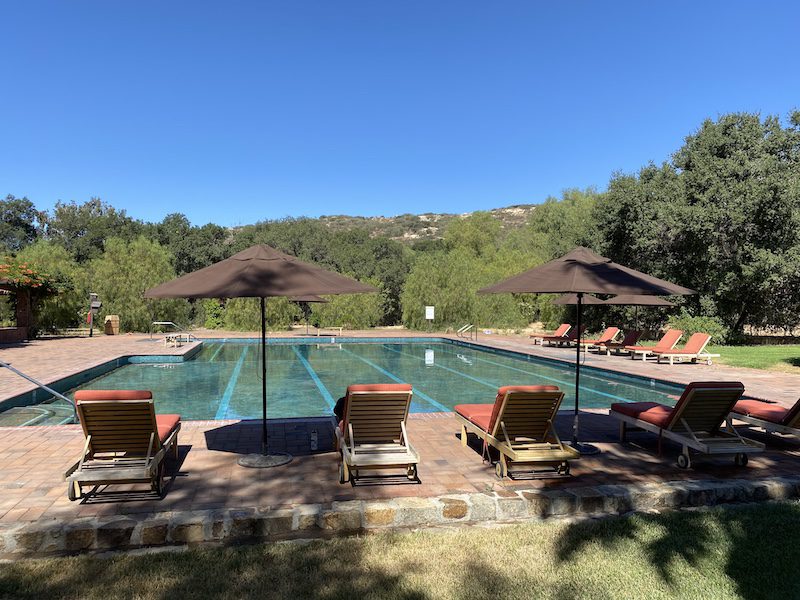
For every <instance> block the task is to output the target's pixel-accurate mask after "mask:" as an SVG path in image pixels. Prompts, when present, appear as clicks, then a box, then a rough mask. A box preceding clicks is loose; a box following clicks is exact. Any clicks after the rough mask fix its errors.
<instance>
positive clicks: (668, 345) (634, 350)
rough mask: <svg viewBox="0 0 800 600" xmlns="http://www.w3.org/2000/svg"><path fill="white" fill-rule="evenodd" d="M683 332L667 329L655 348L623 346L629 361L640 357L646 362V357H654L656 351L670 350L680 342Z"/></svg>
mask: <svg viewBox="0 0 800 600" xmlns="http://www.w3.org/2000/svg"><path fill="white" fill-rule="evenodd" d="M682 335H683V331H681V330H680V329H668V330H667V332H666V333H665V334H664V335H663V336H661V339H660V340H658V343H656V345H655V346H625V348H624V349H625V350H626V351H627V352H629V353H630V355H631V360H633V359H634V358H636V356H637V355H641V357H642V360H647V357H648V356H655V354H654V352H655V351H656V350H671V349H672V348H674V347H675V345H676V344H677V343H678V342H679V341H680V339H681V336H682Z"/></svg>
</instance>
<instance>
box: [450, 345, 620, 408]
mask: <svg viewBox="0 0 800 600" xmlns="http://www.w3.org/2000/svg"><path fill="white" fill-rule="evenodd" d="M472 358H473V359H474V360H479V361H481V362H485V363H489V364H490V365H495V366H496V367H502V368H504V369H510V370H511V371H519V372H520V373H525V374H526V375H530V376H531V377H537V378H540V379H546V380H547V381H554V382H555V383H560V384H563V385H566V386H567V387H569V386H574V385H575V382H574V381H564V380H562V379H556V378H554V377H548V376H547V375H540V374H538V373H536V374H533V373H530V372H528V371H525V370H524V369H518V368H517V367H512V366H509V365H504V364H503V363H499V362H495V361H493V360H489V359H488V358H481V357H480V356H473V357H472ZM444 368H447V367H444ZM580 389H581V391H583V392H591V393H593V394H598V395H600V396H606V397H608V398H611V399H613V400H620V401H621V402H630V400H629V399H627V398H622V397H621V396H616V395H614V394H609V393H608V392H601V391H600V390H596V389H594V388H589V387H585V386H580Z"/></svg>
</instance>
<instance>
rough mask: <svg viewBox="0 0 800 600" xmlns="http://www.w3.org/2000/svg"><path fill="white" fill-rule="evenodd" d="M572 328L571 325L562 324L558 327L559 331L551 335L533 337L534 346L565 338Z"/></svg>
mask: <svg viewBox="0 0 800 600" xmlns="http://www.w3.org/2000/svg"><path fill="white" fill-rule="evenodd" d="M571 327H572V325H570V324H569V323H562V324H561V325H559V326H558V329H556V330H555V331H554V332H553V333H551V334H549V335H532V336H531V337H532V338H533V345H534V346H535V345H536V344H537V343H538V344H544V342H545V341H548V342H549V341H550V340H558V339H560V338H563V337H564V336H565V335H567V332H568V331H569V330H570V328H571Z"/></svg>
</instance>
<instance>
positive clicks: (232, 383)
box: [214, 346, 250, 421]
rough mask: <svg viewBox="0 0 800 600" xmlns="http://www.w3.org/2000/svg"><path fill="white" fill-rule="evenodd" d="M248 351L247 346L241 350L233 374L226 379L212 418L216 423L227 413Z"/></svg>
mask: <svg viewBox="0 0 800 600" xmlns="http://www.w3.org/2000/svg"><path fill="white" fill-rule="evenodd" d="M249 349H250V347H249V346H245V347H244V348H242V354H241V355H240V356H239V360H237V361H236V366H235V367H233V372H232V373H231V377H230V379H228V385H227V387H226V388H225V392H224V393H223V394H222V399H220V401H219V406H218V407H217V414H216V416H215V417H214V418H215V419H216V420H218V421H219V420H221V419H224V418H225V414H226V413H227V412H228V406H230V404H231V398H232V397H233V390H234V389H235V388H236V382H237V381H238V379H239V373H241V372H242V365H243V364H244V359H245V357H246V356H247V351H248V350H249Z"/></svg>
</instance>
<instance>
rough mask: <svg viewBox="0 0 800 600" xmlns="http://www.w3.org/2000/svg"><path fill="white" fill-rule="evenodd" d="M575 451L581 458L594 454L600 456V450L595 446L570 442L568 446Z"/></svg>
mask: <svg viewBox="0 0 800 600" xmlns="http://www.w3.org/2000/svg"><path fill="white" fill-rule="evenodd" d="M570 445H571V446H572V447H573V448H575V450H577V451H578V452H580V453H581V454H582V455H583V456H592V455H594V454H600V453H601V452H602V450H600V448H598V447H597V446H595V445H594V444H585V443H583V442H572V443H571V444H570Z"/></svg>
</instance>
